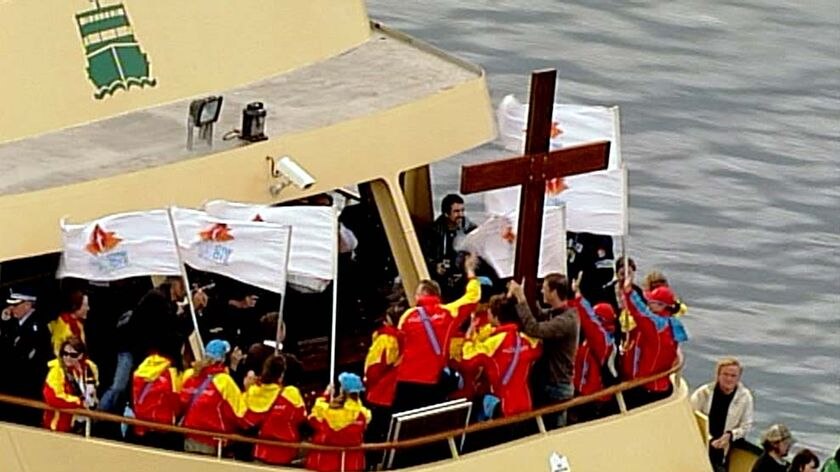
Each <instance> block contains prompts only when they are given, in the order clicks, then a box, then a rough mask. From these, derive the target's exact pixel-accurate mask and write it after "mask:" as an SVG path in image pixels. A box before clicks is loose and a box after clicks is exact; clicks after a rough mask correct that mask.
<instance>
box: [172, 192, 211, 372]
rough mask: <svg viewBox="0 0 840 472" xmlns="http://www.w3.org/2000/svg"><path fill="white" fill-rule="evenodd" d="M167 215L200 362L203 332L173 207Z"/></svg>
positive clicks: (192, 345)
mask: <svg viewBox="0 0 840 472" xmlns="http://www.w3.org/2000/svg"><path fill="white" fill-rule="evenodd" d="M166 214H167V215H168V216H169V227H170V228H171V229H172V237H173V238H175V252H176V254H178V267H179V268H180V269H181V278H182V279H183V281H184V290H186V292H187V304H189V306H190V316H191V317H192V322H193V328H194V331H193V334H192V336H190V345H191V347H192V350H193V355H194V356H195V357H196V360H198V359H201V358H203V357H204V343H203V342H202V340H201V332H200V331H199V329H198V317H197V316H196V314H195V305H193V297H192V288H191V287H190V280H189V277H187V266H186V265H185V264H184V257H183V255H182V254H181V243H180V241H179V239H178V230H177V229H176V228H175V218H174V217H173V216H172V207H169V208H167V209H166Z"/></svg>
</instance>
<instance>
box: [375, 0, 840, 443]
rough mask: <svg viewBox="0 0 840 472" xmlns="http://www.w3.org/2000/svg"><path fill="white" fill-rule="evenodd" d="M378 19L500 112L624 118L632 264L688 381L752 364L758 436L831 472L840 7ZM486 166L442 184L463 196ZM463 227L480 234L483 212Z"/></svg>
mask: <svg viewBox="0 0 840 472" xmlns="http://www.w3.org/2000/svg"><path fill="white" fill-rule="evenodd" d="M368 7H369V10H370V15H371V17H372V18H374V19H376V20H380V21H382V22H383V23H385V24H386V25H389V26H392V27H396V28H398V29H400V30H402V31H404V32H407V33H409V34H411V35H413V36H416V37H418V38H420V39H423V40H425V41H428V42H430V43H432V44H434V45H436V46H438V47H441V48H443V49H445V50H447V51H449V52H451V53H453V54H455V55H458V56H460V57H462V58H464V59H467V60H469V61H471V62H473V63H476V64H479V65H481V66H482V67H483V68H484V69H485V70H486V71H487V74H488V82H489V86H490V90H491V96H492V99H493V103H494V105H497V104H498V103H499V100H501V98H502V97H503V96H505V95H507V94H511V93H513V94H516V95H517V97H519V99H520V100H522V101H527V92H528V80H529V77H530V72H531V71H532V70H534V69H540V68H546V67H553V68H556V69H557V70H558V79H559V80H558V82H559V83H558V89H557V100H558V101H560V102H564V103H580V104H592V105H596V104H599V105H619V106H620V107H621V118H622V132H623V134H622V151H623V156H624V159H625V160H626V161H627V162H628V165H629V166H630V167H629V168H630V221H631V229H630V237H629V239H628V242H627V243H628V247H629V249H630V253H631V254H632V256H633V257H634V258H635V259H636V261H637V262H638V264H639V266H640V267H639V269H640V272H643V273H644V272H646V271H648V270H650V269H652V268H658V269H661V270H663V271H664V272H665V274H666V275H667V276H668V278H669V280H670V281H671V284H672V285H673V286H674V287H675V288H676V290H677V291H678V293H679V295H680V296H681V297H682V298H683V300H685V301H686V302H687V303H688V305H689V307H690V311H689V314H688V316H687V318H686V324H687V327H688V329H689V330H690V334H691V340H690V342H689V343H688V344H686V345H685V348H684V349H685V353H686V357H687V366H686V370H685V376H686V378H687V380H688V381H689V383H690V384H691V385H692V386H693V387H694V386H698V385H700V384H701V383H704V382H707V381H710V380H712V377H713V367H714V362H715V360H716V359H717V358H718V357H719V356H722V355H726V354H734V355H736V356H738V357H739V358H740V359H741V360H742V361H743V363H744V364H745V366H746V368H745V372H744V377H743V381H744V382H745V383H746V385H747V386H748V387H749V388H750V389H752V392H753V394H754V396H755V402H756V406H755V409H756V423H755V428H754V431H753V433H752V434H751V439H753V440H757V438H758V436H759V434H760V431H761V430H763V429H765V428H766V427H767V426H769V425H770V424H772V423H774V422H784V423H786V424H787V425H788V426H789V427H790V428H791V429H792V430H793V431H794V434H795V436H796V437H797V438H798V439H799V444H798V446H807V447H811V448H813V449H815V450H816V451H818V453H819V454H820V455H821V456H822V457H825V456H826V455H828V454H829V453H831V452H833V451H834V449H835V448H836V447H837V446H838V444H840V211H839V210H840V164H838V160H839V159H840V1H837V0H810V1H792V2H779V1H774V0H738V1H734V0H733V1H722V0H683V1H622V2H606V1H597V0H591V1H564V2H561V1H556V0H530V1H522V0H519V1H510V0H472V1H469V0H425V1H422V2H401V1H394V0H391V1H387V0H368ZM508 154H509V153H507V152H505V151H503V150H501V149H500V147H499V146H494V145H485V146H482V147H481V148H479V149H476V150H473V151H470V152H468V153H465V154H463V155H460V156H457V157H455V158H452V159H449V160H447V161H445V162H442V163H439V164H436V165H435V166H434V167H433V179H434V187H435V193H436V195H437V197H438V198H440V196H441V195H442V194H444V193H447V192H450V191H456V190H457V188H458V182H459V178H460V177H459V169H460V166H461V165H462V164H464V163H471V162H481V161H485V160H489V159H495V158H499V157H502V156H506V155H508ZM467 209H468V212H469V214H470V215H471V216H472V217H473V218H475V219H479V220H480V219H481V217H482V216H483V213H482V212H483V205H482V203H481V198H480V197H479V196H472V197H470V198H469V199H468V208H467Z"/></svg>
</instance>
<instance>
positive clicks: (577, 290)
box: [572, 271, 583, 298]
mask: <svg viewBox="0 0 840 472" xmlns="http://www.w3.org/2000/svg"><path fill="white" fill-rule="evenodd" d="M581 280H583V271H580V272H579V273H578V276H577V277H575V279H574V280H572V291H573V292H575V297H577V298H580V297H581V294H580V281H581Z"/></svg>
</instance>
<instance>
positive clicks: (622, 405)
mask: <svg viewBox="0 0 840 472" xmlns="http://www.w3.org/2000/svg"><path fill="white" fill-rule="evenodd" d="M615 399H616V401H617V402H618V411H620V412H622V413H627V403H625V402H624V395H623V394H622V392H615Z"/></svg>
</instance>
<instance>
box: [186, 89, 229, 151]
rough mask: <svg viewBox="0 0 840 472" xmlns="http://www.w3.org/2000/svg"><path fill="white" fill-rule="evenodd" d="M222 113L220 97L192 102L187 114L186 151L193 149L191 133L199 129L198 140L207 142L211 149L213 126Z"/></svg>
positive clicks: (210, 97)
mask: <svg viewBox="0 0 840 472" xmlns="http://www.w3.org/2000/svg"><path fill="white" fill-rule="evenodd" d="M221 111H222V97H221V96H218V97H217V96H212V95H211V96H209V97H205V98H200V99H198V100H193V101H192V103H190V110H189V113H188V114H187V149H189V150H192V148H193V132H194V131H195V128H198V129H199V132H198V133H199V134H198V136H199V138H200V139H203V140H205V141H207V145H208V146H210V147H213V125H214V124H215V123H216V122H217V121H219V114H220V113H221Z"/></svg>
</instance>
